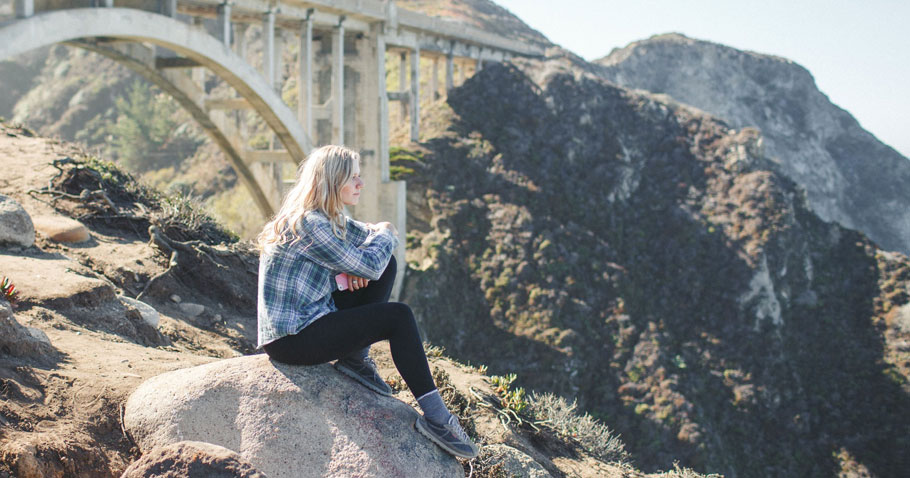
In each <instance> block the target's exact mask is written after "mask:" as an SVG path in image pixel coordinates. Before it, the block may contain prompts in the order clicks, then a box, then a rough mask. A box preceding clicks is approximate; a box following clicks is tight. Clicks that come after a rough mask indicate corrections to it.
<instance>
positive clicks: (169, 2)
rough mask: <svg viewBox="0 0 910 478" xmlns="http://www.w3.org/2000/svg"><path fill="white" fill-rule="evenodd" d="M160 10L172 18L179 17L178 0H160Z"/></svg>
mask: <svg viewBox="0 0 910 478" xmlns="http://www.w3.org/2000/svg"><path fill="white" fill-rule="evenodd" d="M158 12H159V13H161V14H162V15H166V16H168V17H171V18H177V0H158Z"/></svg>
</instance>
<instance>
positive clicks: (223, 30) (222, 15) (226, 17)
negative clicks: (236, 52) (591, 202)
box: [218, 2, 231, 48]
mask: <svg viewBox="0 0 910 478" xmlns="http://www.w3.org/2000/svg"><path fill="white" fill-rule="evenodd" d="M218 29H219V34H220V35H221V42H222V43H224V46H226V47H228V48H230V47H231V3H230V2H224V3H222V4H221V5H218Z"/></svg>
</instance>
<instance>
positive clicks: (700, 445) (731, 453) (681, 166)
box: [404, 59, 910, 477]
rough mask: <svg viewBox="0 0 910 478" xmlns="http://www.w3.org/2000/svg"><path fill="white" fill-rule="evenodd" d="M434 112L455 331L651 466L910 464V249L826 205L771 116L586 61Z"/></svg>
mask: <svg viewBox="0 0 910 478" xmlns="http://www.w3.org/2000/svg"><path fill="white" fill-rule="evenodd" d="M427 115H428V117H430V118H428V119H430V120H432V121H433V122H435V124H448V125H449V127H448V129H447V130H446V131H445V132H444V133H441V134H439V135H438V136H437V137H435V138H432V139H429V140H428V141H425V142H422V143H420V144H416V145H411V148H413V152H412V157H413V158H417V159H416V160H412V161H411V167H412V169H414V171H415V172H414V174H413V175H412V176H411V177H409V178H408V179H409V182H408V190H409V195H410V203H409V214H411V217H409V221H410V222H409V229H410V230H411V236H410V237H409V247H410V248H411V249H410V250H411V251H414V254H413V255H409V257H408V261H409V263H410V264H409V265H410V268H411V269H410V270H409V275H408V278H407V283H406V285H405V299H404V300H406V301H408V302H409V303H411V304H412V305H414V307H415V309H416V310H417V311H418V315H419V317H420V319H421V320H422V322H423V324H424V327H425V330H426V331H427V335H428V337H429V339H430V340H431V341H433V342H434V343H439V344H443V345H445V346H446V349H447V350H448V351H449V352H450V353H452V354H454V356H455V357H457V358H459V359H461V360H470V361H471V362H472V363H474V362H480V363H484V364H487V365H488V366H489V368H490V370H491V371H493V372H494V373H504V371H515V372H517V373H518V381H517V382H516V383H519V384H521V385H523V386H525V387H529V388H532V389H534V390H538V391H550V392H554V393H558V394H561V395H564V396H568V397H578V399H579V403H580V405H581V406H582V407H583V408H584V409H585V410H587V411H589V412H591V413H593V414H594V415H595V416H598V417H600V418H602V419H603V420H605V421H606V422H607V423H610V424H611V425H612V426H614V427H615V428H616V429H617V430H618V431H619V432H620V433H621V435H622V437H623V438H624V440H625V442H626V444H627V447H628V448H629V449H630V451H631V453H632V455H633V456H634V457H636V459H637V460H638V461H637V462H638V463H640V464H641V465H642V466H643V467H645V469H649V468H660V467H667V466H669V465H670V464H672V463H673V461H674V460H681V462H682V463H683V464H685V465H687V466H692V467H694V468H696V469H698V470H702V471H710V472H719V473H723V474H724V475H726V476H736V477H767V476H789V477H831V476H877V477H886V476H891V477H897V476H902V475H903V474H904V473H905V470H906V469H907V467H908V466H910V462H908V455H907V453H906V450H907V449H910V448H908V447H910V441H908V440H910V433H908V431H910V400H908V396H910V385H908V375H910V346H908V344H910V305H908V297H910V296H908V291H910V289H908V287H910V261H908V259H907V257H906V256H903V255H901V254H898V253H889V252H884V251H882V250H880V249H878V248H877V247H876V246H875V245H874V243H872V242H871V241H869V240H868V239H866V238H865V237H864V236H863V235H862V234H860V233H857V232H854V231H851V230H848V229H845V228H844V227H841V226H839V225H837V224H833V223H827V222H825V221H823V220H822V219H820V218H819V217H818V216H817V215H816V214H815V213H813V212H812V210H811V209H810V208H809V207H808V205H807V203H806V200H805V196H804V193H803V192H802V190H801V189H800V188H799V186H798V185H797V184H796V183H794V182H793V181H792V180H790V179H788V178H787V177H786V176H784V175H782V174H780V173H779V172H777V170H776V166H775V164H774V162H773V158H769V157H768V154H767V152H766V150H764V149H763V148H762V143H763V138H762V136H761V135H760V134H759V132H758V131H757V130H755V129H750V128H743V129H734V128H731V127H730V126H728V125H727V124H725V123H724V122H722V121H720V120H717V119H715V118H712V117H711V116H709V115H707V114H706V113H704V112H702V111H700V110H696V109H693V108H690V107H687V106H684V105H679V104H676V103H673V102H669V101H667V100H666V98H665V97H664V98H662V97H657V96H654V95H650V94H647V93H644V92H633V91H630V90H626V89H623V88H620V87H617V86H614V85H613V84H611V83H609V82H607V81H605V80H603V79H600V78H596V77H593V76H591V75H587V74H584V73H581V72H578V70H577V69H575V68H574V67H572V66H571V62H569V61H566V60H565V59H561V60H552V61H545V62H535V61H528V62H524V63H523V64H522V65H520V66H518V67H515V66H508V65H502V66H491V67H489V68H485V69H484V70H483V71H482V72H481V73H480V74H478V75H477V76H475V77H473V78H472V79H471V80H470V81H469V82H468V83H467V84H465V85H464V86H463V87H462V88H460V89H458V90H456V91H454V92H452V94H451V95H450V97H449V99H448V104H439V105H437V106H436V108H435V109H431V110H428V112H427Z"/></svg>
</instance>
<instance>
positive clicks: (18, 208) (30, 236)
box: [0, 194, 35, 247]
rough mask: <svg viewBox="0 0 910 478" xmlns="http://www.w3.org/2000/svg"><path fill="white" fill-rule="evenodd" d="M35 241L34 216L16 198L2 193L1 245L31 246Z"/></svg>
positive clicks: (0, 203)
mask: <svg viewBox="0 0 910 478" xmlns="http://www.w3.org/2000/svg"><path fill="white" fill-rule="evenodd" d="M34 243H35V226H34V225H33V224H32V218H31V217H30V216H29V215H28V213H27V212H25V209H23V208H22V205H21V204H19V203H18V202H16V200H15V199H13V198H11V197H9V196H4V195H3V194H0V246H6V245H12V246H22V247H31V246H32V244H34Z"/></svg>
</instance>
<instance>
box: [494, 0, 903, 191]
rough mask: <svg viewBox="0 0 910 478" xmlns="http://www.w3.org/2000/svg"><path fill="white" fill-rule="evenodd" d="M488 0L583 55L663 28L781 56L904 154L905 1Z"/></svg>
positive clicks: (600, 54) (598, 53)
mask: <svg viewBox="0 0 910 478" xmlns="http://www.w3.org/2000/svg"><path fill="white" fill-rule="evenodd" d="M493 1H495V2H496V3H497V4H499V5H502V6H503V7H505V8H507V9H509V10H510V11H511V12H512V13H514V14H515V15H517V16H518V17H519V18H521V19H522V20H523V21H524V22H525V23H527V24H528V25H529V26H531V27H532V28H534V29H536V30H538V31H539V32H541V33H543V34H544V35H546V37H547V38H549V39H550V41H552V42H553V43H556V44H559V45H561V46H563V47H564V48H567V49H569V50H571V51H573V52H575V53H576V54H578V55H581V56H582V57H584V58H585V59H587V60H594V59H597V58H600V57H603V56H606V55H607V54H609V53H610V51H611V50H612V49H613V48H616V47H623V46H626V45H628V44H629V43H631V42H633V41H636V40H643V39H645V38H648V37H650V36H652V35H655V34H659V33H668V32H678V33H682V34H684V35H686V36H688V37H690V38H696V39H700V40H708V41H712V42H715V43H721V44H724V45H728V46H732V47H734V48H738V49H741V50H751V51H755V52H758V53H767V54H772V55H777V56H781V57H784V58H788V59H790V60H793V61H795V62H797V63H799V64H800V65H802V66H804V67H806V68H807V69H808V70H809V72H810V73H812V76H813V77H815V82H816V84H817V85H818V87H819V89H820V90H821V91H822V92H823V93H825V94H826V95H828V97H829V98H830V99H831V101H832V102H833V103H834V104H836V105H838V106H840V107H841V108H844V109H846V110H847V111H849V112H850V113H851V114H853V116H854V117H855V118H856V119H857V120H858V121H859V122H860V124H861V125H862V126H863V127H864V128H866V129H867V130H869V131H870V132H872V134H874V135H875V136H876V137H878V139H879V140H881V141H883V142H884V143H886V144H888V145H889V146H891V147H893V148H894V149H896V150H898V151H899V152H900V153H901V154H903V155H904V156H905V157H910V92H908V85H910V34H908V32H910V1H908V0H827V1H826V0H762V1H756V0H751V1H746V0H493ZM908 187H910V185H908Z"/></svg>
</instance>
